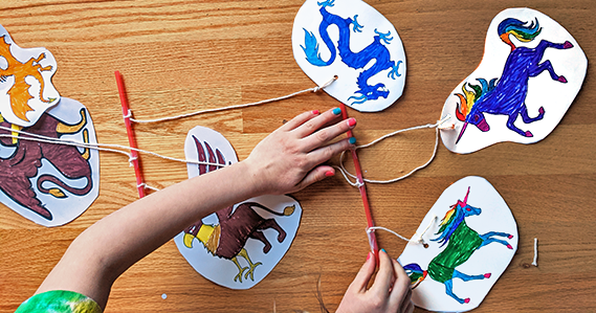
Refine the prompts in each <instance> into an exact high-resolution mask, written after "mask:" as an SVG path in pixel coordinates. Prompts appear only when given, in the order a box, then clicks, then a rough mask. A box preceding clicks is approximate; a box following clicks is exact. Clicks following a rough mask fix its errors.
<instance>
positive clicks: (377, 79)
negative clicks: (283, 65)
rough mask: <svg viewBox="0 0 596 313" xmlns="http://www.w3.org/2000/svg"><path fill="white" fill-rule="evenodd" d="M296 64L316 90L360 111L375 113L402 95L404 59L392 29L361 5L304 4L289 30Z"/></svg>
mask: <svg viewBox="0 0 596 313" xmlns="http://www.w3.org/2000/svg"><path fill="white" fill-rule="evenodd" d="M292 50H293V52H294V58H295V59H296V62H297V63H298V65H299V66H300V68H302V70H303V71H304V73H306V75H308V77H310V79H312V80H313V81H314V82H315V83H316V84H317V85H318V86H322V85H324V84H325V83H326V82H328V81H329V80H330V79H332V78H333V77H334V76H337V78H338V79H337V80H336V81H335V82H334V83H333V84H331V86H329V87H327V88H325V91H326V92H327V93H328V94H329V95H331V96H332V97H334V98H336V99H337V100H339V101H341V102H342V103H344V104H346V105H348V106H350V107H352V108H353V109H356V110H358V111H361V112H378V111H382V110H384V109H385V108H387V107H389V106H391V105H392V104H393V103H394V102H395V101H396V100H397V99H398V98H399V97H400V96H401V95H402V92H403V89H404V85H405V81H406V55H405V53H404V48H403V45H402V42H401V39H400V38H399V35H398V33H397V31H396V30H395V27H393V24H391V22H389V21H388V20H387V19H386V18H385V17H384V16H383V15H382V14H381V13H379V12H378V11H377V10H375V9H374V8H373V7H371V6H369V5H368V4H366V3H365V2H363V1H360V0H337V1H336V0H328V1H317V0H307V1H305V2H304V4H303V5H302V7H301V8H300V10H299V11H298V14H296V18H295V19H294V26H293V29H292Z"/></svg>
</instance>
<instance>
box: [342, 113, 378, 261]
mask: <svg viewBox="0 0 596 313" xmlns="http://www.w3.org/2000/svg"><path fill="white" fill-rule="evenodd" d="M340 108H341V115H342V118H343V119H344V120H346V119H348V111H347V110H346V106H345V105H344V104H343V103H341V104H340ZM347 135H348V137H354V135H353V134H352V131H351V130H348V132H347ZM351 152H352V160H353V161H354V168H355V170H356V177H357V178H358V181H359V182H361V183H362V185H360V186H359V187H358V190H359V191H360V197H362V204H363V205H364V212H365V214H366V222H367V224H368V227H373V226H375V222H374V220H373V217H372V212H371V210H370V204H369V202H368V196H367V195H366V185H365V184H364V179H363V178H362V169H361V167H360V161H358V154H357V153H356V149H352V150H351ZM368 236H370V237H369V238H370V243H371V245H372V248H373V253H374V254H375V257H376V258H377V261H378V260H379V259H378V255H379V246H378V244H377V236H376V235H375V232H370V234H368Z"/></svg>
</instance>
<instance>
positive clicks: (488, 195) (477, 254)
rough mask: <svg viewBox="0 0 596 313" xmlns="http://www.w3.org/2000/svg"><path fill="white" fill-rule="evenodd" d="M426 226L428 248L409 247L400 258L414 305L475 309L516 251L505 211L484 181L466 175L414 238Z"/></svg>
mask: <svg viewBox="0 0 596 313" xmlns="http://www.w3.org/2000/svg"><path fill="white" fill-rule="evenodd" d="M462 197H463V201H462V200H461V199H462ZM436 217H438V220H437V221H435V222H434V223H432V224H431V221H432V220H433V219H434V218H436ZM439 220H440V221H439ZM429 224H431V227H430V228H429V230H428V231H427V232H426V233H425V235H424V236H423V240H424V241H425V242H427V243H429V245H428V248H425V247H424V246H423V245H421V244H419V243H412V242H410V243H408V245H407V246H406V248H405V250H404V252H403V253H402V255H401V256H400V258H399V262H400V264H402V266H404V269H405V270H406V273H408V276H410V279H411V281H412V288H413V293H412V301H413V302H414V304H415V305H416V306H418V307H421V308H424V309H427V310H431V311H442V312H463V311H468V310H471V309H474V308H476V307H477V306H478V305H480V303H481V302H482V300H483V299H484V297H485V296H486V295H487V294H488V292H489V291H490V289H491V288H492V286H493V285H494V284H495V283H496V281H497V280H498V279H499V277H500V276H501V274H502V273H503V272H504V271H505V269H506V268H507V266H508V265H509V263H510V262H511V259H512V258H513V256H514V254H515V252H516V250H517V244H518V242H517V241H518V233H517V224H516V223H515V219H514V218H513V215H512V213H511V211H510V210H509V207H508V206H507V204H506V203H505V201H504V200H503V198H502V197H501V196H500V195H499V193H498V192H497V191H496V190H495V188H494V187H493V186H492V185H491V184H490V183H489V182H488V181H486V180H485V179H484V178H481V177H477V176H469V177H466V178H463V179H461V180H459V181H457V182H456V183H454V184H453V185H451V186H449V188H447V189H446V190H445V191H444V192H443V194H441V196H440V197H439V199H438V200H437V202H436V203H435V204H434V205H433V207H432V208H431V209H430V211H429V212H428V213H427V214H426V216H425V217H424V220H423V221H422V223H421V224H420V227H419V228H418V230H417V233H418V234H422V233H423V232H424V229H425V228H426V227H427V225H429Z"/></svg>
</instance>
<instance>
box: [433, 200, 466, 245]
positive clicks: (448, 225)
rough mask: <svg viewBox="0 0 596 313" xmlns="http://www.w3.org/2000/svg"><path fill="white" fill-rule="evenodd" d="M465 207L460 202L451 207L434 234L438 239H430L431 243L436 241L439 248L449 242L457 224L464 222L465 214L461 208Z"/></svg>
mask: <svg viewBox="0 0 596 313" xmlns="http://www.w3.org/2000/svg"><path fill="white" fill-rule="evenodd" d="M465 206H466V204H465V203H464V202H462V201H460V200H458V201H457V203H456V204H454V205H452V206H451V210H449V211H447V213H446V214H445V217H443V219H442V220H441V224H439V231H437V233H436V234H435V235H439V237H438V238H435V239H431V240H432V241H438V242H439V243H440V244H441V246H440V247H442V246H444V245H445V244H446V243H447V242H448V241H449V238H450V237H451V235H452V234H453V232H455V230H456V229H457V227H458V226H459V224H460V223H461V222H462V221H463V220H464V217H465V214H464V212H463V210H462V209H461V208H463V207H465ZM440 247H439V248H440Z"/></svg>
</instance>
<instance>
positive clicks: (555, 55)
mask: <svg viewBox="0 0 596 313" xmlns="http://www.w3.org/2000/svg"><path fill="white" fill-rule="evenodd" d="M587 65H588V60H587V58H586V56H585V54H584V52H583V51H582V49H581V48H580V46H579V44H578V43H577V41H576V40H575V39H574V38H573V37H572V36H571V34H569V32H567V30H565V29H564V28H563V27H562V26H561V25H559V24H558V23H557V22H556V21H554V20H552V19H551V18H550V17H548V16H546V15H544V14H543V13H540V12H538V11H536V10H532V9H528V8H516V9H507V10H504V11H502V12H501V13H499V14H498V15H497V16H496V17H495V18H494V19H493V21H492V23H491V24H490V26H489V28H488V32H487V35H486V44H485V48H484V56H483V58H482V62H481V63H480V65H479V66H478V68H477V69H476V70H475V71H474V72H473V73H472V74H470V76H468V77H467V78H466V79H465V80H464V81H463V82H461V83H460V84H459V85H458V86H457V87H456V88H455V89H454V90H453V92H452V93H451V95H450V96H449V97H448V98H447V100H446V102H445V105H444V106H443V112H442V113H441V116H442V117H445V116H447V115H448V114H449V115H451V116H452V117H453V118H452V119H451V121H452V122H454V123H455V125H456V126H455V130H442V131H441V138H442V139H443V144H444V145H445V146H446V147H447V148H448V149H449V150H451V151H453V152H457V153H470V152H474V151H477V150H480V149H482V148H484V147H487V146H490V145H492V144H494V143H498V142H503V141H512V142H518V143H524V144H529V143H535V142H538V141H540V140H542V139H544V138H545V137H546V136H547V135H548V134H550V132H551V131H552V130H553V129H554V128H555V127H556V126H557V125H558V123H559V121H560V120H561V119H562V118H563V116H564V115H565V113H566V112H567V109H568V108H569V106H570V105H571V103H572V102H573V100H574V99H575V96H576V95H577V93H578V92H579V90H580V88H581V86H582V84H583V81H584V78H585V75H586V69H587Z"/></svg>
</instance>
